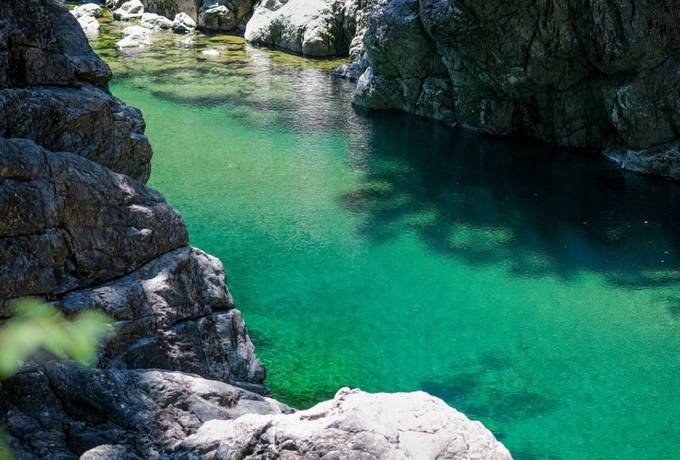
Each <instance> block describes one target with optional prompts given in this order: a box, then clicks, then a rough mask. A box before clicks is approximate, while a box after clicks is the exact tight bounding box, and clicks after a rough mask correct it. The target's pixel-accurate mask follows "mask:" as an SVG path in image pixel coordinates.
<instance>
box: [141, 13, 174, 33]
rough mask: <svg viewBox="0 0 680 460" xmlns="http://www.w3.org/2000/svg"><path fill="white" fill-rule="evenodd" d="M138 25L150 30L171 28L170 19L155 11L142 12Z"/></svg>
mask: <svg viewBox="0 0 680 460" xmlns="http://www.w3.org/2000/svg"><path fill="white" fill-rule="evenodd" d="M139 25H140V26H142V27H146V28H147V29H151V30H160V29H172V21H171V20H170V19H168V18H166V17H165V16H161V15H158V14H155V13H144V14H143V15H142V19H141V20H140V21H139Z"/></svg>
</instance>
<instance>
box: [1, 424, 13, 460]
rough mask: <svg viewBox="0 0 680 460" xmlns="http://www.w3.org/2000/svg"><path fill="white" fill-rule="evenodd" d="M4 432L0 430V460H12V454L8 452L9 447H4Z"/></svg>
mask: <svg viewBox="0 0 680 460" xmlns="http://www.w3.org/2000/svg"><path fill="white" fill-rule="evenodd" d="M4 437H5V431H4V430H3V429H2V428H0V460H14V457H13V456H12V452H10V450H9V447H7V446H6V445H5V440H4V439H3V438H4Z"/></svg>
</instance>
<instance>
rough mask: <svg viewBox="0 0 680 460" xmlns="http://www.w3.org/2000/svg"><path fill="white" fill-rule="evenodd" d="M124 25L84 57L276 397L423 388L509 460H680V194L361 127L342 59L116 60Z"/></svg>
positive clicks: (432, 135)
mask: <svg viewBox="0 0 680 460" xmlns="http://www.w3.org/2000/svg"><path fill="white" fill-rule="evenodd" d="M125 25H129V24H122V23H113V22H110V20H108V19H107V20H104V21H103V24H102V32H101V34H100V35H99V37H98V38H95V39H93V40H92V45H93V47H94V48H95V49H96V50H97V52H99V53H100V55H102V57H103V58H104V59H105V60H106V61H107V62H108V63H109V64H110V65H111V67H112V69H113V71H114V74H115V78H114V81H113V82H112V85H111V91H112V92H113V94H114V95H116V96H118V97H119V98H121V99H123V100H124V101H125V102H126V103H128V104H129V105H133V106H136V107H139V108H140V109H141V110H142V112H143V113H144V117H145V119H146V122H147V134H148V136H149V139H150V140H151V143H152V145H153V148H154V152H155V153H154V157H153V172H152V175H151V179H150V181H149V185H150V186H151V187H153V188H156V189H158V190H160V191H161V192H162V193H163V194H164V195H165V196H166V198H167V200H168V202H169V203H170V204H171V205H172V206H174V207H176V208H177V209H178V210H179V211H181V213H182V214H183V216H184V218H185V220H186V223H187V226H188V228H189V231H190V234H191V244H193V245H195V246H197V247H199V248H201V249H203V250H205V251H206V252H208V253H210V254H213V255H215V256H217V257H219V258H220V259H221V260H222V262H223V263H224V266H225V269H226V272H227V276H228V284H229V287H230V290H231V292H232V294H233V296H234V298H235V301H236V303H237V307H238V308H239V309H240V310H241V311H242V312H243V315H244V318H245V320H246V323H247V325H248V328H249V331H250V334H251V336H252V340H253V342H254V343H255V346H256V350H257V354H258V356H259V357H260V359H261V360H262V361H263V362H264V363H265V365H266V367H267V370H268V377H267V382H266V383H267V384H268V385H269V387H270V388H271V390H272V392H273V395H274V396H275V397H276V398H278V399H280V400H281V401H283V402H285V403H287V404H289V405H291V406H294V407H297V408H306V407H309V406H311V405H313V404H315V403H317V402H319V401H321V400H324V399H328V398H331V397H332V396H333V395H334V393H335V392H336V391H337V390H338V389H339V388H340V387H342V386H350V387H360V388H362V389H363V390H367V391H371V392H378V391H390V392H394V391H415V390H425V391H427V392H429V393H431V394H433V395H436V396H438V397H440V398H442V399H444V400H445V401H446V402H447V403H449V404H450V405H451V406H453V407H455V408H457V409H459V410H461V411H462V412H464V413H465V414H467V415H468V416H469V417H470V418H472V419H475V420H480V421H481V422H483V423H484V424H485V425H486V426H487V427H488V428H489V429H490V430H492V431H493V432H494V433H495V435H496V436H497V437H498V438H499V440H501V441H502V442H503V443H504V444H505V445H506V446H507V447H508V449H509V450H510V451H511V453H512V454H513V456H514V457H515V458H517V459H538V458H540V459H600V458H601V459H614V458H649V459H673V458H675V459H677V458H680V423H679V422H678V415H679V414H680V184H678V183H673V182H670V181H665V180H659V179H652V178H647V177H642V176H638V175H634V174H630V173H626V172H623V171H621V170H620V169H618V167H617V166H616V165H614V164H611V163H610V162H608V161H607V160H605V159H603V158H602V157H600V156H597V155H592V154H584V153H578V152H567V151H563V150H559V149H556V148H553V147H550V146H547V145H544V144H538V143H529V142H522V141H511V140H498V139H488V138H483V137H479V136H476V135H473V134H469V133H466V132H463V131H461V130H457V129H453V128H451V127H448V126H443V125H440V124H436V123H431V122H428V121H423V120H420V119H417V118H414V117H410V116H407V115H403V114H395V113H364V112H361V111H359V110H357V109H355V108H353V107H352V106H351V96H352V92H353V84H352V83H349V82H346V81H342V80H338V79H333V78H331V77H330V75H329V69H331V68H332V67H334V66H335V65H337V64H338V63H339V62H337V61H312V60H306V59H302V58H299V57H295V56H290V55H286V54H284V53H281V52H276V51H271V50H265V49H259V48H255V47H252V46H248V45H246V44H244V43H243V40H242V39H240V38H238V37H229V36H207V35H201V34H197V35H195V36H180V35H174V34H172V33H165V32H157V33H156V36H155V38H154V46H153V47H152V48H150V49H147V50H145V51H137V52H134V53H127V54H122V53H119V52H118V51H116V49H115V45H114V44H115V42H116V41H117V40H119V39H120V31H121V29H122V27H124V26H125ZM205 50H214V51H217V53H218V54H217V55H216V56H215V55H214V54H215V53H214V52H213V53H212V54H213V55H212V56H211V55H206V54H204V53H203V51H205Z"/></svg>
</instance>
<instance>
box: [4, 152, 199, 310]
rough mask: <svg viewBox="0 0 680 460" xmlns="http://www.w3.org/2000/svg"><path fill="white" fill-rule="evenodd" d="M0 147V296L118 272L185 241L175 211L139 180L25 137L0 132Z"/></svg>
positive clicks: (42, 292) (67, 286)
mask: <svg viewBox="0 0 680 460" xmlns="http://www.w3.org/2000/svg"><path fill="white" fill-rule="evenodd" d="M0 152H2V156H0V181H1V184H2V185H1V186H0V208H2V209H3V215H4V216H5V218H4V219H3V222H2V224H0V263H1V264H2V270H1V271H0V273H2V275H1V276H0V298H2V299H12V298H15V297H23V296H47V295H55V294H60V293H64V292H67V291H70V290H73V289H75V288H82V287H88V286H92V285H94V284H96V283H101V282H105V281H108V280H111V279H114V278H119V277H121V276H124V275H126V274H128V273H131V272H132V271H134V270H136V269H137V268H139V267H141V266H142V265H143V264H145V263H147V262H149V261H150V260H152V259H153V258H155V257H158V256H160V255H162V254H165V253H167V252H168V251H171V250H173V249H175V248H178V247H181V246H183V245H185V244H186V242H187V240H188V236H187V232H186V228H185V227H184V223H183V221H182V218H181V216H180V215H179V214H178V213H177V212H176V211H174V210H173V209H172V208H170V207H169V206H168V205H167V204H166V203H165V200H164V199H163V197H162V195H160V194H159V193H158V192H154V191H152V190H150V189H148V188H146V187H145V186H144V185H142V184H141V183H140V182H137V181H135V180H132V179H130V178H129V177H127V176H125V175H121V174H116V173H114V172H112V171H111V170H109V169H107V168H104V167H103V166H100V165H99V164H97V163H94V162H92V161H89V160H87V159H85V158H83V157H81V156H78V155H74V154H69V153H52V152H49V151H46V150H44V149H42V148H40V147H39V146H38V145H36V144H35V143H34V142H33V141H30V140H21V139H0ZM36 203H43V204H42V205H41V206H36ZM123 241H124V242H125V244H121V242H123Z"/></svg>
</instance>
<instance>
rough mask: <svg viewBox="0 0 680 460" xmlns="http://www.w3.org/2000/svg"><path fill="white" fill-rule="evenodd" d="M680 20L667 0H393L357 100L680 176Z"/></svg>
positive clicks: (381, 15)
mask: <svg viewBox="0 0 680 460" xmlns="http://www.w3.org/2000/svg"><path fill="white" fill-rule="evenodd" d="M679 22H680V5H679V4H678V3H677V2H674V1H647V0H623V1H619V2H605V1H587V2H586V1H567V0H557V1H554V0H539V1H533V0H531V1H530V0H520V1H513V2H503V1H488V0H388V1H385V2H383V3H381V4H380V7H379V8H376V9H375V12H374V14H373V15H372V16H371V19H370V27H369V29H368V31H367V33H366V35H365V39H364V43H365V48H366V53H367V56H368V61H369V64H370V69H369V70H367V71H366V73H365V74H364V75H363V76H362V77H361V79H360V81H359V84H358V87H357V91H356V95H355V99H354V102H355V104H357V105H359V106H363V107H366V108H368V109H397V110H404V111H407V112H411V113H415V114H417V115H421V116H424V117H428V118H433V119H436V120H440V121H443V122H446V123H450V124H458V125H460V126H463V127H465V128H467V129H471V130H475V131H479V132H482V133H486V134H491V135H508V134H519V135H526V136H530V137H534V138H538V139H541V140H545V141H548V142H553V143H557V144H559V145H563V146H567V147H575V148H584V149H593V150H604V151H605V153H606V154H607V155H609V156H610V157H612V158H614V159H616V160H617V161H619V162H620V163H621V165H622V166H624V167H626V168H629V169H633V170H637V171H644V172H648V173H652V174H659V175H664V176H669V177H674V178H680V154H678V134H677V133H678V132H679V129H678V128H679V126H680V125H679V124H678V117H677V113H678V111H679V109H680V98H679V97H678V94H677V91H674V90H669V89H670V88H675V87H677V83H678V78H679V77H678V75H679V74H678V72H677V67H678V62H680V61H679V58H680V32H678V30H680V29H678V27H677V25H678V23H679Z"/></svg>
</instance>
